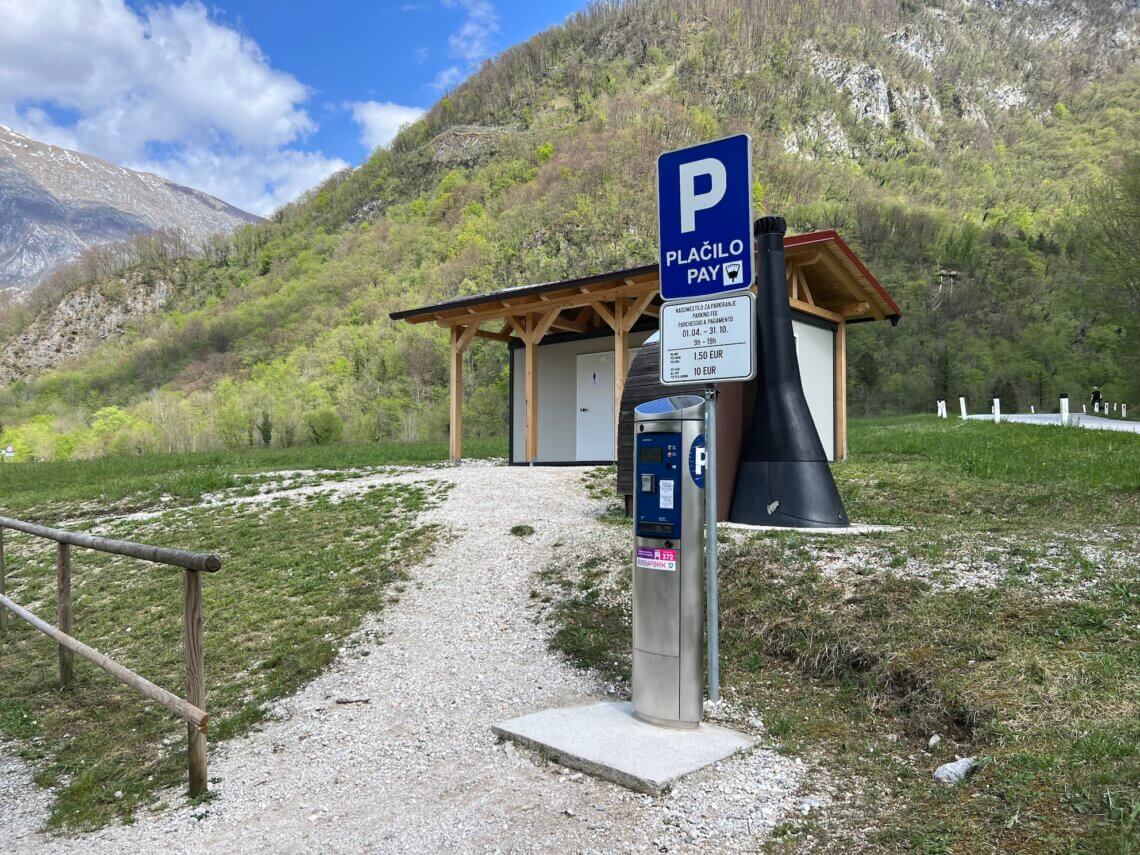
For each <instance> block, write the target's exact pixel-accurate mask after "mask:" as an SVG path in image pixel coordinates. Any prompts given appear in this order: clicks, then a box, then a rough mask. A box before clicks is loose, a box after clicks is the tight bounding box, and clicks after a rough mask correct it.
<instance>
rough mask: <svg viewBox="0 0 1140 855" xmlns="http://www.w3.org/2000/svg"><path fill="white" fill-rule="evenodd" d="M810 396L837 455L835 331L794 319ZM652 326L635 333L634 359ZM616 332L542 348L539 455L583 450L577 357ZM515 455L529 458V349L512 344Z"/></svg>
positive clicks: (608, 345) (551, 458)
mask: <svg viewBox="0 0 1140 855" xmlns="http://www.w3.org/2000/svg"><path fill="white" fill-rule="evenodd" d="M792 331H793V332H794V333H795V336H796V352H797V355H798V358H799V362H800V379H801V381H802V382H803V387H804V397H806V398H807V403H808V409H809V410H811V415H812V419H813V420H814V421H815V426H816V430H817V431H819V438H820V441H821V442H822V443H823V450H824V451H825V452H827V459H828V460H834V459H835V351H834V348H835V333H833V332H832V331H831V330H828V329H822V328H820V327H817V326H813V325H812V324H808V323H804V322H802V321H798V320H795V319H793V320H792ZM651 334H652V331H644V332H639V333H630V337H629V339H630V361H631V362H632V360H633V356H634V353H635V350H634V349H635V348H636V347H639V346H640V345H641V344H642V343H643V342H644V341H645V340H646V339H647V338H649V336H650V335H651ZM613 348H614V339H613V336H598V337H597V338H587V339H578V340H576V341H565V342H559V343H557V344H543V345H539V348H538V459H537V461H536V462H538V463H543V462H554V463H565V462H568V461H573V460H575V459H576V458H575V455H576V453H577V433H576V431H577V401H576V398H577V373H576V372H577V364H578V363H577V357H578V354H580V353H600V352H602V351H609V352H610V353H612V352H613ZM511 358H512V360H513V363H512V386H513V393H514V399H513V425H512V428H511V436H512V446H511V448H512V456H511V460H512V461H513V462H515V463H523V462H525V461H526V403H525V402H526V397H525V396H526V391H525V385H526V350H525V348H522V347H517V348H514V349H512V351H511Z"/></svg>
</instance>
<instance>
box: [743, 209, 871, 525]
mask: <svg viewBox="0 0 1140 855" xmlns="http://www.w3.org/2000/svg"><path fill="white" fill-rule="evenodd" d="M787 230H788V226H787V223H785V222H784V218H783V217H761V218H760V219H759V220H757V221H756V227H755V234H756V241H757V270H758V273H759V287H758V288H757V292H758V295H757V300H756V336H757V345H756V346H757V354H756V357H757V358H756V403H755V406H754V408H753V411H752V425H751V428H750V430H749V434H748V436H747V437H745V438H744V442H743V446H742V449H741V454H740V467H739V469H738V470H737V474H736V490H735V491H734V493H733V499H732V513H731V514H730V515H729V519H730V520H731V521H732V522H735V523H745V524H748V525H774V526H786V527H789V528H823V527H828V526H846V525H848V524H849V523H848V520H847V511H846V510H845V509H844V507H843V500H842V499H841V498H840V497H839V490H838V488H836V486H835V479H834V478H833V477H832V476H831V469H830V468H829V467H828V465H827V455H826V454H825V453H824V450H823V443H821V442H820V440H819V433H818V432H817V431H816V429H815V422H814V421H812V417H811V412H810V411H809V410H808V405H807V399H806V398H804V390H803V386H802V384H801V382H800V365H799V361H798V360H797V358H796V345H795V337H794V335H793V334H792V310H791V306H790V305H789V303H788V289H787V285H786V283H787V276H788V274H787V267H786V266H785V264H784V233H785V232H786V231H787Z"/></svg>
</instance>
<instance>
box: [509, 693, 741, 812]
mask: <svg viewBox="0 0 1140 855" xmlns="http://www.w3.org/2000/svg"><path fill="white" fill-rule="evenodd" d="M492 730H494V732H495V733H496V734H498V735H499V736H501V737H503V738H504V739H510V740H513V741H515V742H518V743H520V744H521V745H525V746H526V747H528V748H533V749H535V750H537V751H541V752H544V753H546V754H550V755H552V756H553V757H554V758H555V759H556V760H558V762H560V763H562V764H563V765H564V766H569V767H570V768H573V769H580V770H581V771H583V772H586V773H587V774H590V775H593V776H595V777H597V778H605V779H606V780H608V781H613V782H614V783H615V784H620V785H621V786H623V787H628V788H629V789H631V790H636V791H637V792H640V793H649V794H650V795H658V794H660V793H661V792H663V791H664V790H666V789H668V788H669V787H670V786H671V785H672V784H673V783H674V782H675V781H677V780H678V779H680V778H683V777H684V776H685V775H689V774H691V773H693V772H696V771H697V770H699V769H703V768H704V767H705V766H708V765H710V764H711V763H716V762H717V761H719V760H723V759H725V758H726V757H731V756H732V755H733V754H735V753H736V752H738V751H742V750H744V749H746V748H751V747H752V745H753V742H754V740H752V738H751V737H748V736H745V735H744V734H743V733H737V732H736V731H735V730H729V729H727V728H724V727H717V726H716V725H710V724H702V725H701V726H700V727H698V728H695V729H692V730H675V729H672V728H667V727H656V726H655V725H652V724H646V723H645V722H643V721H640V720H638V719H636V718H634V717H633V704H631V703H629V702H628V701H625V702H616V703H614V702H603V703H597V704H590V705H589V706H583V707H569V708H567V709H554V710H544V711H543V712H537V713H531V714H530V715H524V716H520V717H519V718H513V719H511V720H510V721H504V722H502V723H501V724H497V725H495V726H494V727H493V728H492Z"/></svg>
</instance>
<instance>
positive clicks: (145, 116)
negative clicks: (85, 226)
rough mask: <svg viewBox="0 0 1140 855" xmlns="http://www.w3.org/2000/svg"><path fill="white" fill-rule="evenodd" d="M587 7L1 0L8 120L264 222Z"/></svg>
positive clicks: (423, 0) (2, 93) (386, 1)
mask: <svg viewBox="0 0 1140 855" xmlns="http://www.w3.org/2000/svg"><path fill="white" fill-rule="evenodd" d="M583 3H584V0H529V2H528V0H356V2H346V0H219V2H216V3H210V4H204V3H202V2H199V0H189V1H188V2H162V0H158V1H157V2H153V0H152V1H151V2H138V0H51V2H40V0H0V124H4V125H7V126H9V127H11V128H13V129H15V130H17V131H20V132H21V133H24V134H27V135H28V136H31V137H34V138H36V139H39V140H43V141H44V142H48V143H53V144H55V145H61V146H64V147H66V148H71V149H75V150H77V151H82V152H86V153H88V154H94V155H96V156H98V157H102V158H104V159H106V160H109V161H112V162H114V163H119V164H122V165H124V166H128V167H130V168H131V169H139V170H145V171H148V172H154V173H157V174H159V175H162V176H164V177H166V178H169V179H171V180H173V181H177V182H178V183H180V184H185V185H187V186H190V187H194V188H197V189H199V190H204V191H206V192H207V193H211V194H213V195H215V196H218V197H219V198H221V199H224V200H225V201H227V202H230V203H231V204H234V205H237V206H238V207H239V208H244V209H245V210H247V211H252V212H253V213H256V214H261V215H266V214H269V213H271V212H272V211H273V210H275V209H276V208H278V207H280V206H281V205H283V204H285V203H287V202H290V201H292V200H294V199H296V198H297V197H298V196H299V195H300V194H301V193H303V192H304V191H305V190H308V189H309V188H311V187H313V186H315V185H316V184H318V183H319V182H320V181H321V180H322V179H324V178H325V177H327V176H328V175H331V174H332V173H333V172H336V171H337V170H339V169H343V168H345V167H347V166H356V165H358V164H359V163H360V162H361V161H363V160H364V159H365V157H367V155H368V154H369V152H371V151H372V149H373V148H375V147H376V146H381V145H386V144H388V143H389V142H390V141H391V140H392V137H393V136H394V135H395V134H396V132H397V131H398V130H399V128H400V127H401V126H402V125H404V124H406V123H408V122H411V121H414V120H415V119H416V118H417V117H418V116H419V115H421V113H422V112H423V111H424V110H425V109H426V108H429V107H430V106H431V105H432V104H433V103H434V102H435V101H437V100H438V99H439V98H440V97H441V96H442V95H443V94H444V93H445V92H447V91H448V90H449V89H451V88H454V87H455V86H456V85H457V84H459V83H460V82H462V81H463V80H464V79H465V78H466V77H468V76H469V75H470V74H471V73H472V72H474V71H475V70H477V69H478V67H479V65H480V64H481V63H482V62H483V61H484V60H486V59H488V58H490V57H493V56H494V55H496V54H497V53H499V52H500V51H502V50H504V49H505V48H507V47H509V46H510V45H512V44H515V43H516V42H520V41H524V40H525V39H527V38H529V37H530V36H532V35H534V34H535V33H538V32H540V31H542V30H544V29H546V28H547V27H550V26H552V25H554V24H557V23H560V22H561V21H563V20H565V19H566V17H567V16H568V15H570V14H571V13H573V12H574V11H575V10H576V9H577V8H579V7H581V6H582V5H583Z"/></svg>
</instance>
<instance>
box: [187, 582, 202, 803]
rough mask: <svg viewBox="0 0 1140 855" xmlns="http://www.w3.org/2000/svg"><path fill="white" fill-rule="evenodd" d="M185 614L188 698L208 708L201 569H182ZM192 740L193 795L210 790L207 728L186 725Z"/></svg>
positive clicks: (189, 745) (191, 787)
mask: <svg viewBox="0 0 1140 855" xmlns="http://www.w3.org/2000/svg"><path fill="white" fill-rule="evenodd" d="M182 594H183V616H182V622H183V625H184V627H185V631H186V700H188V701H189V702H190V703H192V704H193V705H194V706H196V707H199V708H200V709H205V708H206V674H205V663H204V661H203V659H204V654H203V650H202V637H203V621H202V579H201V576H200V575H199V573H198V571H197V570H183V571H182ZM186 734H187V737H188V740H189V744H188V746H187V761H188V763H189V766H190V795H191V796H197V795H201V794H202V793H204V792H206V731H205V730H204V729H200V728H198V727H195V726H194V725H193V724H191V723H190V722H187V724H186Z"/></svg>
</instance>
